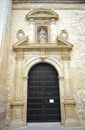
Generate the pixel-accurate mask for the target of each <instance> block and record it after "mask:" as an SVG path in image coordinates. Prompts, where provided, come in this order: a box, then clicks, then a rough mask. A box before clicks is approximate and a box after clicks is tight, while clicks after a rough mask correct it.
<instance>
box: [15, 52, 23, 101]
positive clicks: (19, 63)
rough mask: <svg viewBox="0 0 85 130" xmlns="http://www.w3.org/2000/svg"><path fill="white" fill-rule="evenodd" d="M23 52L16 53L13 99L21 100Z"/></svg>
mask: <svg viewBox="0 0 85 130" xmlns="http://www.w3.org/2000/svg"><path fill="white" fill-rule="evenodd" d="M23 58H24V56H23V52H18V53H17V55H16V74H15V75H16V77H15V78H16V79H15V100H21V99H22V98H23V97H22V96H23V95H22V64H23V63H22V62H23Z"/></svg>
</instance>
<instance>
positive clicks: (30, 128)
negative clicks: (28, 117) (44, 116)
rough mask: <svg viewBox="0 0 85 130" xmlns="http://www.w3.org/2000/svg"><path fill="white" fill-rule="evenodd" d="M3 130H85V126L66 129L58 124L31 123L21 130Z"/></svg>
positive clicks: (13, 129)
mask: <svg viewBox="0 0 85 130" xmlns="http://www.w3.org/2000/svg"><path fill="white" fill-rule="evenodd" d="M2 130H85V126H82V127H81V126H80V127H76V128H66V127H63V126H61V125H60V124H56V123H29V124H28V125H27V126H24V127H21V128H12V127H4V128H3V129H2Z"/></svg>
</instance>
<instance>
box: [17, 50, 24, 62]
mask: <svg viewBox="0 0 85 130" xmlns="http://www.w3.org/2000/svg"><path fill="white" fill-rule="evenodd" d="M16 59H17V60H22V59H24V53H23V51H19V52H17V53H16Z"/></svg>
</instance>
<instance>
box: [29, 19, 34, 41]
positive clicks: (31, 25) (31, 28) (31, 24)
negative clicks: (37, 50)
mask: <svg viewBox="0 0 85 130" xmlns="http://www.w3.org/2000/svg"><path fill="white" fill-rule="evenodd" d="M28 39H29V43H34V42H35V22H34V19H29V21H28Z"/></svg>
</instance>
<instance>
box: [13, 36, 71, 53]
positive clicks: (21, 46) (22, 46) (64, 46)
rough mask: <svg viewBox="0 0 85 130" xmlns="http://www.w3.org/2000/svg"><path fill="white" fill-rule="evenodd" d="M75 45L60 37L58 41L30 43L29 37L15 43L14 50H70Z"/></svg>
mask: <svg viewBox="0 0 85 130" xmlns="http://www.w3.org/2000/svg"><path fill="white" fill-rule="evenodd" d="M72 47H73V45H72V44H71V43H69V42H67V41H65V40H63V39H61V38H60V37H58V38H57V42H56V43H41V44H40V43H29V42H28V37H25V38H24V39H22V40H21V41H19V42H17V43H15V44H14V45H13V50H14V51H29V50H36V49H37V50H42V49H46V50H56V51H70V50H72Z"/></svg>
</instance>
